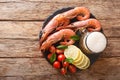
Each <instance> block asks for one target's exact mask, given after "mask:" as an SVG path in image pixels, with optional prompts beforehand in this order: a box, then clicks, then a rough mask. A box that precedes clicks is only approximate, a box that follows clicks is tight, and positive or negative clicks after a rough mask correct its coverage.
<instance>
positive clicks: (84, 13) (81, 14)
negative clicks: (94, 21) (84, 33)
mask: <svg viewBox="0 0 120 80" xmlns="http://www.w3.org/2000/svg"><path fill="white" fill-rule="evenodd" d="M75 11H76V12H77V13H78V14H77V19H78V20H86V19H88V18H90V11H89V9H87V8H86V7H76V8H75Z"/></svg>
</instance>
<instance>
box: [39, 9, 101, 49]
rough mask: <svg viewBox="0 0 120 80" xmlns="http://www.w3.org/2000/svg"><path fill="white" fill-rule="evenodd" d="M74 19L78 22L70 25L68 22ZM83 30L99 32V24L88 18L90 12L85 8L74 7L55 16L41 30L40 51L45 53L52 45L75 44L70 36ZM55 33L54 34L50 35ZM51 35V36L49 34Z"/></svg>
mask: <svg viewBox="0 0 120 80" xmlns="http://www.w3.org/2000/svg"><path fill="white" fill-rule="evenodd" d="M73 18H76V19H77V20H78V21H76V22H73V23H70V20H71V19H73ZM83 27H84V28H85V29H87V30H88V31H89V32H92V31H100V30H101V24H100V22H99V21H98V20H96V19H93V18H90V11H89V9H88V8H86V7H75V8H73V9H71V10H68V11H66V12H63V13H60V14H57V15H56V16H55V17H53V18H52V19H51V20H50V21H49V22H48V24H47V25H46V26H45V27H44V28H43V29H42V35H41V38H40V41H39V43H40V50H41V51H45V50H47V49H48V48H49V47H50V46H52V45H53V44H55V43H57V42H58V41H60V40H62V39H63V41H61V42H60V44H61V45H72V44H74V43H75V41H74V40H73V39H71V38H70V37H71V36H74V35H76V32H75V30H76V29H80V28H83ZM53 31H55V32H54V33H52V32H53ZM51 33H52V34H51Z"/></svg>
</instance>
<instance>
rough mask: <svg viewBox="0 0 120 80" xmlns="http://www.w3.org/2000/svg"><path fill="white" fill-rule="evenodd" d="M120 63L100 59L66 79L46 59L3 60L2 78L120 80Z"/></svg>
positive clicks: (114, 59)
mask: <svg viewBox="0 0 120 80" xmlns="http://www.w3.org/2000/svg"><path fill="white" fill-rule="evenodd" d="M119 63H120V58H100V59H99V60H98V61H96V63H95V64H93V65H92V66H91V67H90V68H89V69H87V70H84V71H82V72H80V71H78V72H77V73H75V74H69V75H68V76H66V77H64V76H62V75H60V74H59V73H58V72H57V71H56V70H55V69H54V68H52V67H51V65H50V64H48V63H47V62H46V60H44V59H40V58H38V59H34V60H32V59H26V58H24V59H21V58H20V59H9V58H8V59H2V58H1V59H0V66H1V68H0V72H2V74H1V76H8V80H10V79H11V78H12V77H13V79H14V78H15V76H16V77H18V79H21V80H33V79H34V80H42V79H44V80H61V79H62V80H88V78H89V80H111V79H112V80H114V79H116V80H119V75H120V64H119ZM1 79H2V77H1ZM3 79H4V78H3Z"/></svg>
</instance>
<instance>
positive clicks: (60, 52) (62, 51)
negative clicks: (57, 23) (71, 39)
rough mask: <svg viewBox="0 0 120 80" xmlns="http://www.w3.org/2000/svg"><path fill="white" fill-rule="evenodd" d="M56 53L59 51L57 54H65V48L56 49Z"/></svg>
mask: <svg viewBox="0 0 120 80" xmlns="http://www.w3.org/2000/svg"><path fill="white" fill-rule="evenodd" d="M56 53H57V54H63V53H64V50H60V49H56Z"/></svg>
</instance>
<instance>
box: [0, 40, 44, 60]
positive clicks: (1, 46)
mask: <svg viewBox="0 0 120 80" xmlns="http://www.w3.org/2000/svg"><path fill="white" fill-rule="evenodd" d="M38 48H39V41H34V40H11V39H0V57H15V58H17V57H18V58H19V57H23V58H24V57H41V55H42V54H41V52H40V51H39V50H38Z"/></svg>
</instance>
